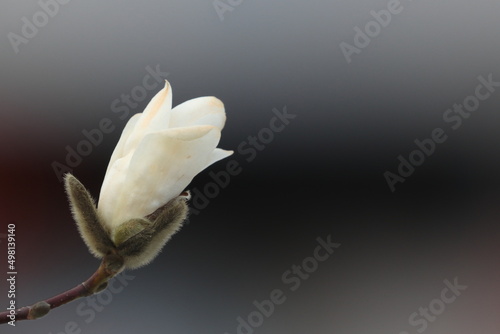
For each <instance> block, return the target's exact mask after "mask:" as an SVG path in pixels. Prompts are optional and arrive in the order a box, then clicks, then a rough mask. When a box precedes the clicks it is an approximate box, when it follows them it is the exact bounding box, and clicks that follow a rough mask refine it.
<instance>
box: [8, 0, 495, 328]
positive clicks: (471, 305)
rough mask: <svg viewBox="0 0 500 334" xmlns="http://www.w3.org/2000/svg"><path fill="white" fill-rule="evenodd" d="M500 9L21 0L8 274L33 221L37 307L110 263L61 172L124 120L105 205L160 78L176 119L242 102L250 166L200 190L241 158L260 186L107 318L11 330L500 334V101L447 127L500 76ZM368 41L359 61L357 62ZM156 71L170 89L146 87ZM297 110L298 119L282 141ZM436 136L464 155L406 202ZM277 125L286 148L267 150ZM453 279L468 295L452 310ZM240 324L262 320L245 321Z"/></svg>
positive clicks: (13, 6)
mask: <svg viewBox="0 0 500 334" xmlns="http://www.w3.org/2000/svg"><path fill="white" fill-rule="evenodd" d="M388 8H389V10H391V11H392V12H393V13H392V14H391V16H390V19H388V16H387V15H386V16H384V15H383V13H391V12H390V11H388ZM381 10H384V11H385V12H380V11H381ZM371 11H375V14H373V13H371ZM499 12H500V3H499V2H498V1H494V0H479V1H475V2H466V1H458V2H457V1H451V0H447V1H439V2H432V1H425V0H414V1H410V0H401V2H400V3H399V4H398V3H397V2H396V1H395V0H392V1H386V0H384V1H381V0H376V1H366V0H363V1H356V2H348V1H316V0H313V1H308V2H305V1H290V0H289V1H281V0H274V1H258V0H253V1H249V0H242V1H237V0H232V1H230V0H220V1H219V0H217V1H213V0H193V1H181V0H173V1H153V0H146V1H142V2H137V1H120V2H118V1H114V2H107V3H102V2H100V1H94V0H88V1H85V2H83V1H78V0H71V1H69V2H67V3H64V1H62V0H60V2H55V1H41V2H38V1H35V0H29V1H23V2H22V3H20V2H19V1H13V0H4V1H3V2H2V4H1V5H0V31H1V34H0V43H1V47H0V57H1V58H0V59H1V62H0V76H1V78H2V79H1V80H0V96H1V98H0V105H1V114H0V115H1V119H0V124H1V128H2V139H3V140H2V141H1V142H0V143H1V144H0V145H1V156H2V163H1V166H0V169H1V171H2V172H1V176H2V179H1V191H2V198H1V200H2V201H1V202H2V204H1V207H2V214H3V219H2V221H1V230H0V241H1V243H0V251H1V253H0V254H2V255H1V256H0V259H1V260H0V263H1V264H0V268H1V270H2V272H3V273H2V274H0V275H2V277H6V274H5V273H6V271H7V268H6V264H7V263H6V252H7V250H6V243H5V239H2V238H1V237H2V234H5V233H7V225H8V224H9V223H15V224H16V234H17V270H18V276H17V296H16V297H17V298H16V301H17V305H18V306H24V305H29V304H31V303H34V302H36V301H38V300H41V299H45V298H47V297H50V296H52V295H54V294H56V293H59V292H62V291H64V290H66V289H69V288H71V287H73V286H75V285H77V284H78V283H80V282H82V281H83V280H85V279H86V278H87V277H88V276H89V275H90V274H91V273H92V272H93V271H94V270H95V269H96V268H97V266H98V264H99V261H98V260H96V259H94V258H93V257H92V256H91V255H90V254H89V253H88V251H87V249H86V246H85V245H84V243H83V241H81V239H80V237H79V235H78V232H77V230H76V226H75V224H74V222H73V220H72V218H71V215H70V212H69V208H68V204H67V200H66V197H65V194H64V189H63V185H62V183H60V181H59V179H58V177H57V176H56V173H55V172H54V168H53V164H54V162H59V163H61V164H65V159H66V155H67V147H70V148H72V149H76V148H77V147H78V145H79V143H81V142H82V140H85V139H86V138H85V136H84V134H83V131H84V130H85V131H91V130H92V129H95V128H98V127H99V124H100V122H101V120H102V119H105V118H107V119H109V120H110V121H111V122H112V124H113V127H114V130H113V131H111V132H110V133H107V134H104V135H103V138H102V140H101V142H100V143H99V144H98V145H93V146H92V147H91V150H90V152H89V154H87V155H86V156H84V157H82V160H81V161H80V162H78V163H77V164H76V165H77V166H75V167H73V168H71V169H72V171H73V174H74V175H75V176H76V177H77V178H78V179H80V180H81V181H82V182H83V183H84V184H85V185H86V187H87V188H88V189H89V190H90V191H91V193H92V194H93V195H94V196H95V197H96V198H97V196H98V195H99V190H100V184H101V183H102V180H103V178H104V173H105V170H106V167H107V163H108V159H109V157H110V155H111V153H112V151H113V148H114V146H115V144H116V142H117V141H118V138H119V136H120V133H121V130H122V129H123V127H124V126H125V124H126V121H127V120H128V118H130V117H131V115H132V114H134V113H136V112H141V111H142V110H143V109H144V107H145V106H146V104H147V102H148V101H149V100H150V99H151V98H152V97H153V96H154V94H155V93H156V92H157V91H158V90H159V89H160V88H161V85H160V84H159V83H158V81H161V80H163V79H168V80H169V82H170V83H171V85H172V88H173V100H174V105H177V104H179V103H182V102H183V101H186V100H188V99H191V98H195V97H198V96H205V95H214V96H217V97H218V98H220V99H221V100H222V101H223V102H224V104H225V107H226V112H227V117H228V121H227V123H226V127H225V129H224V131H223V135H222V140H221V144H220V147H222V148H225V149H233V150H235V154H234V155H233V156H232V157H231V158H229V159H227V160H224V161H221V162H218V163H217V164H214V165H212V166H211V167H209V168H208V169H207V170H205V171H204V172H202V173H201V174H200V175H198V176H197V177H196V178H195V180H194V181H193V183H192V184H191V185H190V186H189V188H190V189H191V190H194V189H198V190H199V191H200V192H201V193H203V191H204V189H205V187H206V185H207V184H210V183H211V182H213V180H212V177H211V176H210V172H213V173H220V172H221V171H225V170H226V168H227V163H228V162H229V161H237V162H238V164H239V166H240V168H241V173H239V174H238V175H235V176H233V177H231V179H230V183H229V185H228V186H227V187H223V188H219V189H218V191H217V192H218V194H217V196H212V197H214V198H211V199H209V200H208V201H205V202H208V204H207V203H205V202H204V201H202V200H201V199H200V198H198V202H196V203H198V205H197V204H196V203H193V204H192V205H193V209H195V212H194V213H193V214H192V215H191V218H190V220H189V223H188V224H187V225H186V226H185V227H184V228H183V229H182V231H181V232H180V233H179V234H178V235H176V236H175V237H174V238H173V239H172V240H171V242H170V243H169V244H168V245H167V246H166V247H165V248H164V250H163V252H162V254H161V255H160V256H159V257H158V258H157V259H156V260H155V261H154V262H153V263H152V264H150V265H149V266H147V267H144V268H141V269H138V270H135V271H130V272H126V273H125V275H126V276H125V277H122V280H121V281H120V280H118V281H117V282H116V283H114V292H113V293H112V292H109V291H108V292H107V293H103V294H101V295H98V296H97V297H94V300H96V302H95V303H96V304H94V305H95V306H94V308H92V306H89V305H91V304H90V303H91V302H92V301H91V300H85V299H81V300H78V301H75V302H73V303H71V304H68V305H66V306H64V307H61V308H59V309H56V310H54V311H52V312H51V314H49V315H48V316H47V317H45V318H42V319H39V320H37V321H32V322H28V321H22V322H18V323H17V326H16V327H10V326H7V325H3V326H2V328H1V330H0V331H1V332H2V333H22V334H32V333H42V334H49V333H52V334H56V333H57V334H59V333H93V334H101V333H213V334H224V333H229V334H233V333H238V332H239V333H245V334H250V333H251V332H252V333H258V334H265V333H293V334H299V333H321V334H323V333H324V334H326V333H345V334H347V333H377V334H378V333H380V334H400V333H405V332H406V333H408V334H413V333H424V332H425V333H428V334H431V333H454V334H461V333H463V334H468V333H485V334H486V333H491V334H494V333H498V332H499V331H500V321H499V320H498V311H500V299H499V298H498V297H499V294H500V289H499V288H498V281H499V279H500V269H499V266H498V255H499V251H500V245H499V240H500V228H499V227H498V221H499V218H500V211H499V210H498V202H499V201H500V198H499V197H500V196H499V195H498V189H499V186H500V177H499V175H498V172H497V171H498V170H499V168H500V159H499V157H500V153H499V151H500V133H499V131H498V124H499V122H500V116H499V113H498V111H499V106H500V87H496V86H491V87H490V89H491V91H489V90H488V88H486V87H483V88H481V89H480V92H481V93H483V94H485V93H486V92H489V93H490V94H489V95H490V96H489V97H488V98H486V99H484V100H481V101H479V100H477V101H479V105H478V106H475V107H474V108H475V109H477V110H475V111H473V112H471V113H470V115H469V114H467V118H463V117H462V116H460V119H461V122H462V123H461V125H460V126H459V127H457V128H456V129H453V127H452V126H453V125H457V124H458V123H456V122H459V120H458V119H457V117H458V116H457V115H459V114H457V113H455V114H453V117H455V118H454V121H453V122H451V120H450V119H449V120H448V121H446V120H445V119H444V118H443V117H444V116H445V115H448V116H449V117H451V116H452V114H451V113H449V112H447V110H448V109H449V108H453V105H454V104H462V103H463V102H464V101H465V100H467V101H469V102H471V101H472V102H474V98H470V97H469V96H473V95H474V94H475V93H476V87H477V86H478V85H479V84H480V82H481V81H480V80H479V79H478V78H479V77H482V78H484V79H488V76H490V77H491V78H492V81H494V82H500V70H499V67H498V59H500V45H499V40H498V32H499V29H500V21H499V20H498V13H499ZM377 13H378V14H377ZM376 16H378V17H379V20H381V21H380V22H382V24H381V23H377V21H376V18H375V17H376ZM35 23H36V24H37V25H38V27H37V26H36V25H35ZM30 25H32V26H31V28H30ZM33 27H34V28H35V29H33ZM366 29H372V30H369V31H368V33H369V35H371V37H370V36H369V35H366ZM360 30H361V31H363V32H364V34H365V37H364V38H363V37H362V36H361V35H360V34H359V31H360ZM360 36H361V37H360ZM367 38H369V43H368V42H367ZM356 43H357V44H356ZM363 43H364V44H363ZM347 44H349V45H350V50H354V48H357V49H356V50H357V51H356V52H354V51H353V53H352V54H350V55H349V56H348V57H346V54H345V52H343V51H342V47H341V46H344V49H345V46H346V45H347ZM365 44H367V45H365ZM356 45H358V46H363V47H357V46H356ZM347 58H349V60H350V61H349V62H348V59H347ZM155 69H157V72H161V74H158V77H159V78H160V77H161V80H160V79H158V81H155V80H150V81H149V82H148V83H149V87H150V88H151V89H145V88H144V87H143V86H144V84H143V80H144V78H145V77H146V76H147V75H148V73H149V72H150V71H152V70H155ZM167 73H168V74H167ZM155 84H158V85H157V87H155V88H152V86H156V85H155ZM137 87H139V88H137ZM141 87H142V88H141ZM132 93H133V94H132ZM142 93H144V94H142ZM141 94H142V95H141ZM124 95H129V96H132V99H133V101H132V102H131V103H130V105H129V106H128V107H125V109H123V107H124V106H125V103H124V102H123V101H122V100H121V99H122V97H123V96H124ZM133 96H135V100H134V98H133ZM117 101H118V102H117ZM119 107H121V108H122V109H120V110H121V111H119V110H118V109H117V108H119ZM284 108H286V111H287V112H288V114H290V115H295V118H293V119H289V122H288V124H287V125H286V126H284V127H283V129H282V131H279V132H275V133H273V135H272V138H271V137H266V134H267V135H269V130H263V129H265V128H269V127H270V122H271V120H272V119H273V117H275V113H276V111H275V112H273V109H276V110H278V112H281V113H283V110H284ZM125 110H127V115H126V114H125ZM290 117H291V116H290ZM436 128H441V129H442V130H443V132H444V133H445V135H446V138H447V139H446V141H444V142H443V143H439V144H435V149H434V152H433V154H431V155H430V156H426V157H425V161H423V162H422V163H421V164H420V165H419V166H417V167H415V169H414V171H413V173H412V174H411V175H410V176H408V177H406V178H405V182H398V183H396V184H395V190H394V191H391V188H390V186H389V185H388V183H387V181H386V178H385V177H384V173H386V172H391V173H394V174H397V173H398V165H399V164H400V160H398V156H400V155H401V156H402V158H404V159H409V156H410V154H411V153H412V152H413V151H414V150H416V149H417V148H418V147H417V146H416V144H415V143H414V141H415V140H420V141H424V140H426V139H428V138H431V133H432V131H433V130H434V129H436ZM259 133H260V134H261V136H263V137H261V138H264V139H263V141H265V143H262V140H260V142H259V143H258V144H257V145H258V147H259V149H256V148H253V149H250V147H251V144H250V140H251V139H249V136H257V138H259V137H258V135H259ZM238 148H239V149H238ZM250 150H253V151H252V152H253V153H250ZM245 152H246V153H245ZM415 154H418V153H415ZM415 154H414V156H416V155H415ZM199 203H205V204H203V205H201V204H199ZM196 205H197V206H196ZM201 206H203V208H201ZM328 236H330V239H331V241H332V242H334V243H339V244H341V246H340V247H338V248H337V249H336V250H335V252H334V253H333V254H331V255H330V256H329V257H328V259H327V260H325V261H323V262H319V263H318V265H317V268H316V267H315V266H313V267H309V268H310V271H311V272H310V273H309V274H307V275H308V276H306V275H305V274H302V275H303V276H302V277H303V278H299V277H300V276H299V274H298V273H297V274H290V272H288V271H289V270H292V268H293V266H294V265H297V266H299V265H300V266H302V265H303V263H305V264H306V265H309V266H311V263H313V264H314V262H311V259H309V260H307V258H308V257H311V256H313V254H314V250H315V248H316V247H317V245H318V242H317V238H322V239H324V240H326V239H327V238H328ZM304 261H305V262H304ZM311 268H312V269H311ZM287 273H288V276H287ZM283 275H285V279H284V277H283ZM286 277H288V278H289V279H290V278H291V277H293V278H294V279H295V280H298V281H299V282H300V287H298V288H297V289H296V290H292V289H291V287H292V286H293V284H290V283H289V281H288V283H287V280H286ZM306 277H307V278H306ZM445 280H448V281H449V282H451V283H453V282H454V281H455V280H456V281H457V282H458V283H459V285H461V286H467V288H466V289H465V290H461V291H458V293H459V294H460V295H457V296H455V297H456V298H455V299H454V301H453V302H450V303H444V302H443V297H442V291H443V289H445V288H446V286H447V285H446V283H444V281H445ZM0 282H1V283H0V303H1V308H2V309H5V308H6V307H7V305H8V304H7V303H8V298H7V290H8V287H7V284H6V281H5V279H2V280H0ZM295 282H297V281H295ZM125 285H126V286H125ZM275 289H279V290H281V291H282V292H283V294H284V296H285V298H286V300H285V301H284V302H283V303H282V304H280V305H275V307H274V310H273V312H271V313H272V314H270V315H269V316H268V317H267V316H262V318H261V319H262V321H260V318H259V317H258V315H256V312H257V311H256V310H257V308H256V306H255V304H254V301H258V302H261V301H263V300H266V299H269V298H270V294H271V291H273V290H275ZM445 296H448V298H449V297H450V296H452V293H451V292H450V291H448V294H445ZM95 298H97V299H95ZM426 309H429V311H425V310H426ZM425 312H428V313H427V317H426V316H425V315H424V313H425ZM252 315H254V318H252ZM249 316H250V318H251V319H249ZM239 317H241V319H244V320H245V321H246V322H252V321H253V323H254V324H255V325H256V326H252V325H248V326H250V327H248V326H247V327H246V328H243V327H240V328H238V326H239V322H238V320H237V319H238V318H239ZM252 319H253V320H252ZM257 325H258V326H257ZM254 327H255V328H254Z"/></svg>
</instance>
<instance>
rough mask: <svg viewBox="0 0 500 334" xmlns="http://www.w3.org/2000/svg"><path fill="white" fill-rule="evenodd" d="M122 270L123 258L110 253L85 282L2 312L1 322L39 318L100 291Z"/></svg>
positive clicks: (0, 315) (0, 314)
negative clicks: (30, 303) (29, 303)
mask: <svg viewBox="0 0 500 334" xmlns="http://www.w3.org/2000/svg"><path fill="white" fill-rule="evenodd" d="M122 270H123V258H122V257H121V256H119V255H117V254H108V255H106V256H105V257H104V258H103V259H102V262H101V265H100V266H99V268H97V270H96V272H95V273H94V274H92V276H90V277H89V279H87V280H86V281H85V282H83V283H81V284H79V285H77V286H75V287H74V288H72V289H70V290H68V291H66V292H63V293H61V294H58V295H57V296H54V297H51V298H49V299H46V300H44V301H40V302H38V303H35V304H33V305H31V306H25V307H22V308H19V309H17V310H15V313H14V314H11V313H10V312H11V311H6V312H2V313H0V324H5V323H8V322H10V321H12V320H15V321H20V320H34V319H38V318H41V317H43V316H44V315H46V314H47V313H49V311H50V310H51V309H53V308H56V307H59V306H61V305H64V304H66V303H69V302H71V301H73V300H75V299H78V298H81V297H87V296H90V295H93V294H94V293H97V292H100V291H102V290H104V289H105V288H106V287H107V284H108V283H107V282H108V280H109V279H110V278H112V277H113V276H115V275H117V274H118V273H120V272H121V271H122Z"/></svg>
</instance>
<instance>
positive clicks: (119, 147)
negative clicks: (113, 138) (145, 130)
mask: <svg viewBox="0 0 500 334" xmlns="http://www.w3.org/2000/svg"><path fill="white" fill-rule="evenodd" d="M140 117H141V114H135V115H134V116H132V117H131V118H130V119H129V120H128V122H127V125H125V128H124V129H123V132H122V134H121V136H120V139H119V140H118V144H116V146H115V149H114V150H113V154H112V155H111V159H110V160H109V163H108V169H107V170H106V174H108V171H109V170H110V168H111V166H112V165H113V163H114V162H115V161H116V160H118V159H120V158H121V157H123V156H125V155H127V153H128V152H125V143H126V142H127V139H128V138H129V136H130V134H131V133H132V131H133V130H134V128H135V126H136V124H137V121H138V120H139V118H140Z"/></svg>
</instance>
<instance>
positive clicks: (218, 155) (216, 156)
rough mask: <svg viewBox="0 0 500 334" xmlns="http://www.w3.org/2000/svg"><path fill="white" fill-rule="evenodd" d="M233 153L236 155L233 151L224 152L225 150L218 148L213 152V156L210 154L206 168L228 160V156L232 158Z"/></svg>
mask: <svg viewBox="0 0 500 334" xmlns="http://www.w3.org/2000/svg"><path fill="white" fill-rule="evenodd" d="M233 153H234V152H233V151H226V150H223V149H220V148H216V149H215V150H214V151H213V152H212V154H210V158H209V160H208V162H207V166H206V167H208V166H210V165H211V164H214V163H216V162H217V161H219V160H222V159H224V158H227V157H228V156H230V155H231V154H233Z"/></svg>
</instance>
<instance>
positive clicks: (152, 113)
mask: <svg viewBox="0 0 500 334" xmlns="http://www.w3.org/2000/svg"><path fill="white" fill-rule="evenodd" d="M171 109H172V89H171V88H170V84H169V83H168V81H165V87H164V88H163V89H162V90H161V91H159V92H158V93H157V94H156V95H155V96H154V97H153V99H152V100H151V101H150V102H149V104H148V106H147V107H146V109H145V110H144V112H143V113H142V114H141V117H140V119H139V120H138V121H137V124H136V126H135V128H134V130H133V132H132V133H131V134H130V136H129V138H128V140H127V141H126V143H125V150H126V151H127V152H130V151H131V150H133V149H135V148H136V147H137V146H138V145H139V143H140V141H141V139H142V138H144V136H145V135H146V134H148V133H150V132H152V131H157V130H159V129H167V128H168V126H169V118H170V111H171Z"/></svg>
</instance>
